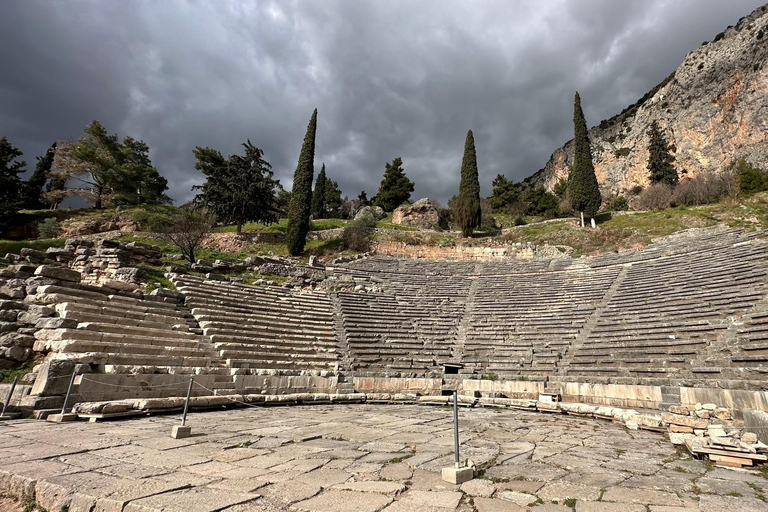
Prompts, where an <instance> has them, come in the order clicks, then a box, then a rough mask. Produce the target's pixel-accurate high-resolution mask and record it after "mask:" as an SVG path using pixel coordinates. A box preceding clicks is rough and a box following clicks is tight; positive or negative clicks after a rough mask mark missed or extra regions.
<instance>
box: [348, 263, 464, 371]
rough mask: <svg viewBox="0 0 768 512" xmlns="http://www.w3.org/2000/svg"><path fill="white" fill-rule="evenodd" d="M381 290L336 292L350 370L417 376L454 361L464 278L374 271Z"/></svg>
mask: <svg viewBox="0 0 768 512" xmlns="http://www.w3.org/2000/svg"><path fill="white" fill-rule="evenodd" d="M379 277H380V278H381V279H384V280H386V284H385V285H384V286H383V287H384V288H385V290H386V292H385V293H381V294H366V293H339V301H340V304H341V311H342V318H343V325H344V331H345V333H346V341H347V343H348V346H349V355H350V359H351V365H352V369H353V370H355V371H357V372H358V373H359V372H372V373H375V372H376V371H382V370H383V371H385V372H388V373H400V374H414V375H416V374H419V375H423V374H424V373H425V372H429V371H441V370H442V368H441V367H440V366H439V365H440V364H442V363H444V362H456V361H458V354H457V353H456V350H455V349H456V346H457V337H458V331H459V326H460V324H461V321H462V318H463V315H464V307H465V303H466V296H467V290H468V288H469V280H468V279H466V278H463V277H440V276H427V275H423V274H421V275H420V274H409V273H390V274H379Z"/></svg>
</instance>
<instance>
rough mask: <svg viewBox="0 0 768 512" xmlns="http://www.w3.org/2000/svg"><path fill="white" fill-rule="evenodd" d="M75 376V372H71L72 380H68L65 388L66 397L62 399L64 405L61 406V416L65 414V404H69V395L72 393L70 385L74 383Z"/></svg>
mask: <svg viewBox="0 0 768 512" xmlns="http://www.w3.org/2000/svg"><path fill="white" fill-rule="evenodd" d="M75 376H77V370H72V378H71V379H69V387H68V388H67V396H65V397H64V404H63V405H62V406H61V414H64V413H66V412H67V402H69V395H70V393H72V385H73V384H74V383H75Z"/></svg>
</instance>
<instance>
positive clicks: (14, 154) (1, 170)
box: [0, 137, 27, 232]
mask: <svg viewBox="0 0 768 512" xmlns="http://www.w3.org/2000/svg"><path fill="white" fill-rule="evenodd" d="M23 154H24V153H22V152H21V151H19V150H18V149H17V148H16V147H14V145H13V144H11V143H10V142H8V139H7V138H5V137H3V138H1V139H0V232H4V231H6V230H7V229H8V228H9V227H10V226H11V222H12V221H13V219H14V218H15V217H16V214H17V212H18V211H19V208H20V207H21V204H22V197H21V192H22V183H21V179H20V178H19V173H21V172H23V171H24V166H26V165H27V163H26V162H24V161H23V160H19V159H18V158H19V157H20V156H22V155H23Z"/></svg>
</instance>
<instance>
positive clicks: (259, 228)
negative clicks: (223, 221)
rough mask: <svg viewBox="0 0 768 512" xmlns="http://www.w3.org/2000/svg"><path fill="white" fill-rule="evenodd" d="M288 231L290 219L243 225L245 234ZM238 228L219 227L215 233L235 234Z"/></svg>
mask: <svg viewBox="0 0 768 512" xmlns="http://www.w3.org/2000/svg"><path fill="white" fill-rule="evenodd" d="M287 230H288V219H280V220H279V221H277V222H275V223H273V224H259V223H256V222H246V223H245V224H243V230H242V232H243V233H283V234H285V232H286V231H287ZM236 231H237V226H217V227H215V228H213V232H214V233H235V232H236Z"/></svg>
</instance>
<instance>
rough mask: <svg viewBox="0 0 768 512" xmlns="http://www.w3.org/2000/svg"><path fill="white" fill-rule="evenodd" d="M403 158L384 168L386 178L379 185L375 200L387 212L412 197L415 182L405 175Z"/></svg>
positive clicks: (374, 202) (396, 159)
mask: <svg viewBox="0 0 768 512" xmlns="http://www.w3.org/2000/svg"><path fill="white" fill-rule="evenodd" d="M402 166H403V159H402V158H400V157H397V158H395V159H394V160H392V163H391V164H390V163H387V164H386V166H385V170H384V179H382V180H381V184H380V185H379V192H378V193H377V194H376V197H375V199H374V201H373V204H375V205H376V206H381V208H382V209H383V210H384V211H385V212H391V211H392V210H394V209H395V208H397V207H398V206H400V205H401V204H403V203H404V202H406V201H408V200H409V199H410V198H411V192H413V187H414V184H413V182H412V181H411V180H409V179H408V176H406V175H405V170H403V167H402Z"/></svg>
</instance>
